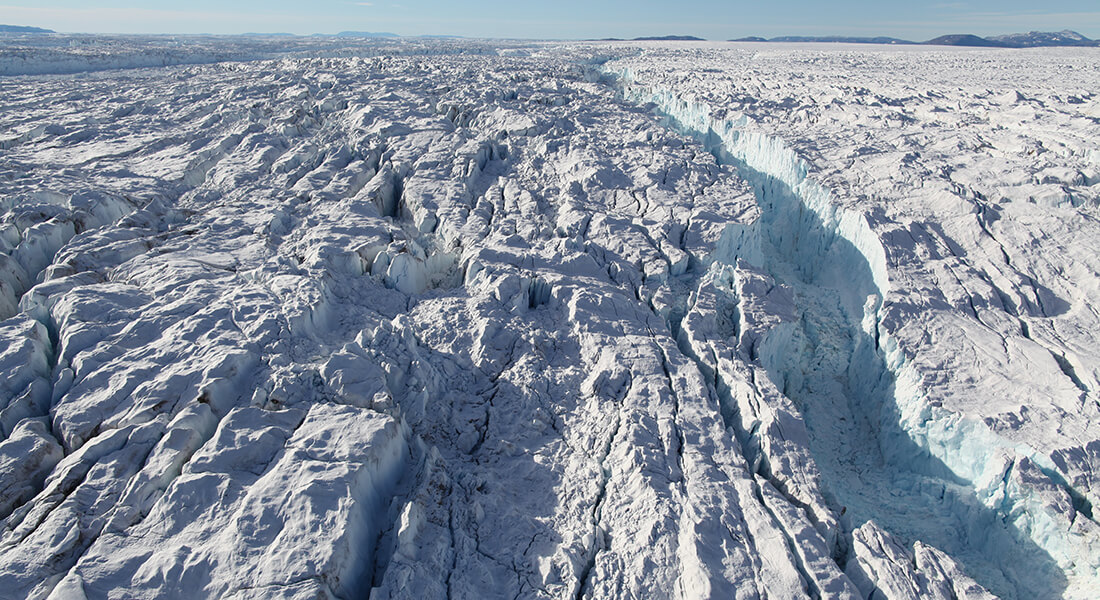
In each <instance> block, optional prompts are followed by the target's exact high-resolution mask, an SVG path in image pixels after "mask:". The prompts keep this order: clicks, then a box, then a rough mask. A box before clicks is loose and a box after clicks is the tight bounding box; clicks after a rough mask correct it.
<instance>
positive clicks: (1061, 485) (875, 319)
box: [602, 68, 1100, 597]
mask: <svg viewBox="0 0 1100 600" xmlns="http://www.w3.org/2000/svg"><path fill="white" fill-rule="evenodd" d="M602 74H603V75H604V76H609V77H611V78H612V79H613V82H614V84H615V85H616V87H618V89H619V90H620V92H621V93H622V95H623V96H624V98H625V99H627V100H629V101H631V102H634V103H638V104H642V105H645V104H650V103H652V104H653V105H655V107H656V111H657V112H658V114H660V115H661V116H662V117H663V118H664V120H665V121H666V123H665V124H666V125H667V126H668V127H669V128H671V129H673V130H675V131H677V132H679V133H682V134H685V135H688V136H691V137H693V138H695V139H697V140H699V141H701V142H702V143H703V144H704V146H705V148H706V149H707V150H708V151H709V152H711V153H712V154H714V155H715V157H716V158H718V160H719V161H720V162H722V163H725V164H730V165H733V166H735V167H736V168H737V169H738V171H739V174H740V175H741V176H742V177H744V178H745V179H746V180H748V181H749V182H750V183H751V184H752V185H753V187H754V189H755V190H756V193H757V197H758V200H759V202H760V204H761V208H762V209H763V211H762V212H763V214H762V216H761V218H760V219H759V220H758V221H757V222H756V223H753V224H752V225H748V226H744V225H731V226H730V227H728V228H727V230H726V232H725V234H724V235H723V237H722V240H721V242H720V243H719V244H718V246H717V247H716V249H715V251H714V253H713V255H712V256H711V257H710V258H711V259H712V260H713V261H714V263H716V264H717V265H736V264H737V261H738V260H744V261H746V262H748V263H750V264H751V265H753V266H755V267H759V268H762V269H764V270H765V271H767V272H768V273H769V274H770V275H772V276H773V277H775V279H776V280H777V281H779V282H782V283H785V284H788V285H791V286H792V287H794V288H795V296H796V301H801V304H803V306H801V307H800V308H801V309H802V311H803V333H804V334H805V332H807V331H809V332H811V335H810V336H808V337H813V333H814V332H817V333H820V332H821V330H822V328H823V326H824V327H825V328H828V327H835V328H836V329H835V330H834V331H833V332H826V335H828V334H829V333H835V332H836V331H839V332H840V335H841V336H843V337H845V338H846V339H847V342H842V343H839V344H836V346H837V348H838V349H839V351H842V352H850V354H849V356H848V357H847V358H846V360H844V361H843V362H846V363H847V367H846V368H845V367H844V366H843V365H841V366H840V367H839V369H842V372H841V371H836V370H834V371H833V372H831V373H829V372H828V369H827V368H826V369H825V371H826V372H825V373H815V372H816V371H817V370H818V369H819V367H820V363H822V362H827V361H828V357H825V356H823V354H824V353H827V352H828V351H829V348H825V349H823V350H822V340H821V339H817V340H813V339H810V340H806V339H803V345H802V347H801V348H800V347H798V345H794V346H793V347H792V345H791V336H790V334H789V332H787V333H783V334H779V333H778V332H776V335H774V336H767V337H770V338H771V339H770V340H767V341H765V342H764V343H763V344H762V346H764V347H765V350H764V351H763V352H762V354H761V356H760V360H761V362H762V363H763V365H764V366H765V368H766V369H767V371H768V372H769V375H770V377H771V378H772V379H773V381H774V383H775V384H776V386H777V387H779V388H780V389H782V390H783V391H784V393H785V394H786V395H788V396H791V397H792V399H796V401H799V403H800V404H801V405H802V406H801V407H800V408H802V410H803V412H804V413H805V416H806V419H807V425H808V428H809V429H810V434H811V439H813V438H814V437H815V431H814V430H815V425H816V426H817V429H818V430H819V433H818V434H817V436H816V437H817V439H815V440H814V441H815V442H816V443H812V444H811V446H812V447H813V450H814V453H815V457H816V460H817V462H818V463H819V464H821V466H822V471H823V473H825V474H826V487H827V488H830V489H831V490H832V491H833V494H834V496H837V497H841V498H837V497H834V498H832V500H834V501H835V502H838V503H839V502H840V499H842V497H843V493H841V494H837V493H836V492H837V491H838V490H843V489H846V488H848V487H849V486H848V485H846V482H845V481H837V480H836V479H835V475H837V474H838V473H837V472H836V471H835V470H831V469H830V468H829V463H831V462H843V461H844V460H846V459H844V458H840V459H839V461H838V460H837V459H838V457H836V456H822V451H823V450H824V451H825V452H832V451H836V450H838V449H840V448H842V447H844V446H846V445H847V444H846V443H845V442H836V443H831V442H830V443H822V439H821V437H822V436H828V435H830V434H831V433H832V432H830V431H826V430H827V428H826V427H823V426H822V424H821V422H820V421H819V422H817V423H815V419H814V414H813V413H814V412H815V411H816V410H818V409H815V407H814V406H813V405H812V403H813V402H817V401H818V398H819V397H820V396H821V395H823V394H824V395H829V394H832V393H835V391H836V390H824V389H822V388H824V387H829V388H832V387H834V386H833V385H832V384H830V383H829V382H828V381H827V379H830V378H843V379H844V380H845V381H844V385H843V387H844V388H845V389H844V390H843V391H842V394H843V395H846V396H847V403H848V404H849V406H848V407H847V410H850V411H851V413H852V414H853V415H855V416H857V418H858V417H859V416H860V414H861V413H862V415H866V418H867V419H869V421H870V423H869V426H870V430H871V436H872V438H873V439H874V440H875V441H877V443H878V446H879V449H880V451H881V454H882V459H883V460H885V462H886V466H887V467H888V468H889V469H890V470H896V471H897V473H894V475H900V480H898V481H888V480H883V481H881V482H880V483H879V484H880V485H881V484H886V485H887V486H895V487H903V488H909V489H910V491H911V492H913V493H915V494H919V495H929V494H933V495H934V494H937V493H938V494H939V495H940V498H941V499H940V500H939V501H938V502H935V503H934V504H935V505H936V506H934V507H933V511H934V512H936V513H938V514H939V515H940V516H941V517H943V518H946V519H948V520H949V522H944V523H942V524H939V523H937V524H936V526H937V527H938V526H941V525H942V526H943V527H946V528H948V529H955V528H957V529H961V530H963V531H962V532H961V533H958V534H954V535H955V536H956V539H955V540H951V539H950V537H951V535H952V534H948V536H947V537H946V538H941V539H931V540H929V539H925V540H923V541H926V542H932V543H942V544H944V545H947V546H951V545H953V544H952V542H954V545H955V546H956V547H955V548H948V550H949V552H950V551H951V550H955V551H958V550H959V549H960V548H961V549H963V552H964V554H969V555H972V557H971V559H970V560H969V561H964V563H968V564H967V568H968V570H971V571H977V572H978V573H972V574H974V575H976V576H978V577H979V579H980V581H981V582H982V583H983V584H984V585H986V586H987V587H990V588H991V589H993V590H994V591H996V592H998V593H1000V594H1002V595H1005V596H1014V595H1016V594H1019V597H1025V596H1026V595H1028V594H1036V593H1038V594H1040V595H1043V594H1051V593H1058V592H1060V591H1061V588H1065V589H1064V593H1065V594H1066V595H1067V597H1085V596H1084V595H1082V594H1085V595H1087V593H1088V590H1092V589H1096V588H1097V586H1100V575H1098V573H1100V570H1098V568H1100V545H1098V544H1097V543H1096V539H1095V537H1096V536H1094V535H1088V533H1089V531H1090V529H1095V528H1092V527H1089V526H1088V524H1085V526H1084V528H1083V529H1084V531H1083V532H1082V531H1081V529H1082V528H1081V527H1078V528H1076V529H1074V528H1071V527H1069V526H1068V525H1070V523H1067V522H1066V520H1065V518H1064V517H1063V514H1059V513H1058V512H1057V511H1052V510H1051V509H1050V507H1051V504H1052V503H1057V502H1058V501H1059V500H1062V499H1069V494H1068V493H1067V489H1065V488H1067V487H1068V486H1065V482H1064V478H1062V477H1061V476H1060V475H1059V474H1058V472H1057V470H1056V468H1055V466H1054V465H1053V464H1052V463H1051V462H1050V460H1049V459H1048V458H1047V457H1045V456H1044V455H1043V454H1041V453H1039V452H1036V451H1035V450H1034V449H1032V448H1029V447H1026V446H1024V445H1022V444H1018V443H1014V442H1012V441H1010V440H1007V439H1004V438H1003V437H1001V436H999V435H997V434H996V433H995V432H993V431H991V430H990V429H989V428H988V427H987V426H986V425H985V424H984V423H982V422H981V421H980V420H978V419H976V418H973V417H968V416H966V415H963V414H959V413H955V412H953V411H950V410H947V409H945V408H943V407H942V406H941V405H939V403H937V402H934V401H930V400H929V398H928V397H927V394H926V392H925V391H924V390H923V389H922V386H921V374H920V373H919V372H918V371H917V370H916V369H915V367H913V366H912V364H911V363H910V361H909V357H907V355H906V350H905V349H904V348H902V347H901V345H899V340H898V339H897V338H896V336H895V334H896V332H894V331H891V329H890V328H889V327H888V326H887V325H886V324H885V323H884V320H883V312H884V309H883V299H886V302H889V298H888V294H889V292H890V280H889V275H888V269H887V252H886V250H885V249H884V248H883V246H882V243H881V242H880V240H879V236H878V235H877V234H876V233H875V230H874V228H873V227H872V224H871V222H870V221H869V217H868V216H867V215H865V214H863V213H862V212H860V211H858V210H854V209H850V208H846V207H844V206H842V205H841V202H840V201H839V199H837V198H836V197H834V196H833V194H832V193H831V191H830V190H829V189H827V188H825V187H824V186H822V185H820V184H819V183H817V182H816V181H814V180H813V179H812V178H811V177H810V172H811V167H810V165H809V164H807V163H806V161H805V160H803V159H802V158H800V157H799V156H798V155H797V154H796V153H795V152H794V150H792V149H791V148H790V147H789V146H788V145H787V144H786V143H785V142H783V141H782V140H781V139H778V138H776V137H771V136H768V135H766V134H763V133H761V132H758V131H753V130H752V129H751V124H750V122H749V120H748V119H746V118H744V117H741V118H736V119H716V118H714V117H712V112H711V107H710V106H708V105H707V104H705V103H701V102H694V101H691V100H687V99H684V98H682V97H681V96H680V95H678V94H677V93H676V92H673V91H671V90H667V89H661V88H660V87H657V86H649V85H645V84H639V83H637V82H636V80H635V77H634V75H633V73H632V71H631V70H630V69H622V70H618V71H615V70H613V69H608V68H604V69H603V70H602ZM870 218H871V219H875V222H879V221H881V222H882V223H880V224H881V225H883V226H889V223H888V222H887V220H886V219H885V217H882V216H879V215H874V216H872V217H870ZM713 270H714V268H712V271H713ZM815 296H816V297H815ZM829 296H833V297H834V300H835V304H836V305H838V306H839V311H836V312H833V303H832V302H831V301H830V300H829V299H828V297H829ZM808 304H813V305H814V306H813V307H810V306H806V305H808ZM829 313H832V314H829ZM805 337H807V336H804V338H805ZM829 343H830V344H832V343H833V341H830V342H829ZM769 345H770V346H771V348H766V347H767V346H769ZM792 355H794V356H792ZM808 363H813V364H808ZM807 373H809V377H811V378H813V377H817V381H816V382H810V383H807V382H806V381H805V379H804V378H805V376H806V375H807ZM792 380H793V381H792ZM799 396H803V397H801V398H799ZM828 414H830V413H828V412H827V411H826V415H828ZM818 418H819V419H820V417H818ZM821 431H825V432H824V433H822V432H821ZM825 448H828V449H827V450H826V449H825ZM1014 468H1015V469H1022V470H1023V471H1025V474H1024V475H1023V476H1022V477H1023V478H1024V480H1026V481H1028V482H1030V483H1032V484H1033V485H1031V486H1027V485H1024V486H1022V485H1018V484H1016V485H1014V483H1015V482H1011V481H1010V473H1011V472H1012V470H1013V469H1014ZM830 472H832V474H833V475H834V478H832V479H833V480H831V481H830V478H829V477H828V475H829V474H830ZM841 472H843V471H841ZM872 487H873V486H872ZM883 491H884V492H889V491H890V489H889V487H888V488H887V489H885V490H883ZM849 493H851V492H849ZM1052 497H1053V500H1052ZM943 498H947V500H943ZM875 501H880V502H881V501H882V500H881V499H877V500H875ZM1084 506H1085V507H1087V503H1086V504H1085V505H1084ZM834 508H835V509H837V510H840V509H841V508H847V506H844V507H842V506H836V507H834ZM1080 508H1082V507H1081V506H1078V509H1080ZM874 511H875V509H873V508H872V509H871V516H876V517H877V516H878V515H876V514H875V512H874ZM853 512H855V513H856V514H855V515H852V514H851V513H850V514H849V518H850V519H851V520H852V521H853V522H851V523H850V524H849V529H851V528H855V527H858V526H859V524H860V523H859V522H855V519H858V518H860V517H862V516H866V515H865V514H862V513H860V512H859V511H853ZM914 516H917V515H914ZM1080 516H1082V517H1086V516H1087V515H1086V514H1081V515H1080ZM882 518H883V519H884V520H886V521H890V518H888V517H886V516H885V515H883V516H882ZM918 518H919V517H918ZM876 520H878V519H876ZM1075 520H1076V521H1080V519H1075ZM1089 521H1090V523H1091V519H1090V520H1089ZM891 525H894V523H887V528H888V529H892V530H893V531H892V533H900V534H901V535H902V537H903V538H909V539H908V541H909V542H913V541H916V540H917V539H919V537H917V535H919V534H920V532H921V528H920V527H919V526H914V527H913V528H910V527H909V524H908V523H905V522H904V521H902V520H899V522H898V523H897V525H898V526H897V527H891ZM933 528H934V527H933ZM899 529H903V530H905V531H897V530H899ZM926 529H931V528H928V527H926ZM1051 561H1053V562H1054V563H1056V564H1057V568H1052V565H1050V562H1051ZM1029 563H1030V564H1033V565H1035V568H1034V569H1033V570H1032V571H1031V572H1030V573H1027V574H1023V573H1016V572H1015V571H1017V570H1019V567H1020V566H1021V565H1023V564H1029ZM1041 563H1047V564H1046V565H1043V564H1041ZM997 571H1000V572H999V573H998V572H997ZM1058 571H1061V572H1058ZM1040 574H1041V575H1040Z"/></svg>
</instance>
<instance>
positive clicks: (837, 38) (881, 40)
mask: <svg viewBox="0 0 1100 600" xmlns="http://www.w3.org/2000/svg"><path fill="white" fill-rule="evenodd" d="M768 41H769V42H827V43H837V44H914V43H916V42H910V41H909V40H902V39H898V38H892V37H883V36H880V37H846V36H841V35H826V36H804V35H787V36H782V37H775V38H772V39H770V40H768Z"/></svg>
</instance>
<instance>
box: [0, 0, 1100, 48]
mask: <svg viewBox="0 0 1100 600" xmlns="http://www.w3.org/2000/svg"><path fill="white" fill-rule="evenodd" d="M0 23H5V24H12V25H33V26H38V27H46V28H48V29H54V30H57V31H63V32H95V33H244V32H287V33H297V34H308V33H336V32H338V31H345V30H354V31H392V32H394V33H398V34H402V35H424V34H451V35H465V36H477V37H521V38H563V39H575V38H593V37H637V36H644V35H666V34H681V35H696V36H699V37H704V38H707V39H716V40H720V39H729V38H735V37H743V36H747V35H762V36H765V37H774V36H777V35H889V36H894V37H902V38H908V39H916V40H923V39H928V38H931V37H934V36H937V35H940V34H944V33H975V34H978V35H989V34H997V33H1013V32H1017V31H1029V30H1033V29H1037V30H1042V31H1053V30H1061V29H1066V28H1069V29H1074V30H1076V31H1079V32H1081V33H1082V34H1084V35H1086V36H1088V37H1092V38H1097V37H1100V3H1098V2H1097V0H1050V1H1045V2H1037V1H1035V0H1028V1H1022V0H1000V1H993V0H969V1H961V2H956V1H952V0H940V1H927V2H922V1H919V0H914V1H911V2H890V1H887V2H882V1H881V0H878V1H875V0H833V1H828V0H818V1H809V0H795V1H788V2H776V1H769V0H757V1H755V2H741V1H739V0H680V1H679V2H667V1H666V2H660V1H656V0H633V1H627V0H544V1H542V2H537V3H534V2H523V1H522V0H481V1H471V0H468V1H461V0H457V1H446V0H392V1H391V0H365V1H356V0H296V1H288V0H268V1H260V0H239V1H233V0H222V1H213V0H191V1H190V2H167V1H163V0H145V1H139V0H83V1H77V0H61V1H51V0H32V1H28V0H22V1H21V0H0Z"/></svg>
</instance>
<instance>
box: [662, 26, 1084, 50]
mask: <svg viewBox="0 0 1100 600" xmlns="http://www.w3.org/2000/svg"><path fill="white" fill-rule="evenodd" d="M652 39H660V38H652ZM730 41H731V42H787V43H803V42H834V43H842V44H896V45H901V44H923V45H930V46H976V47H982V48H1037V47H1040V46H1100V41H1097V40H1090V39H1089V38H1087V37H1085V36H1083V35H1081V34H1080V33H1077V32H1076V31H1070V30H1068V29H1066V30H1064V31H1057V32H1044V31H1032V32H1029V33H1010V34H1008V35H996V36H990V37H984V38H983V37H978V36H976V35H971V34H967V33H960V34H953V35H941V36H940V37H938V38H934V39H931V40H928V41H927V42H910V41H909V40H902V39H898V38H892V37H885V36H878V37H847V36H841V35H825V36H804V35H786V36H781V37H773V38H771V39H764V38H762V37H759V36H750V37H743V38H737V39H735V40H730Z"/></svg>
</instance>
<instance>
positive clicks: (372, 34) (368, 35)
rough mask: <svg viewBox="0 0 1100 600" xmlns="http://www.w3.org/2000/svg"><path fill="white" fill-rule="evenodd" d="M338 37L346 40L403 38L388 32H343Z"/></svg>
mask: <svg viewBox="0 0 1100 600" xmlns="http://www.w3.org/2000/svg"><path fill="white" fill-rule="evenodd" d="M336 37H346V38H395V37H401V36H399V35H397V34H396V33H390V32H388V31H379V32H374V31H341V32H340V33H337V34H336Z"/></svg>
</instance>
